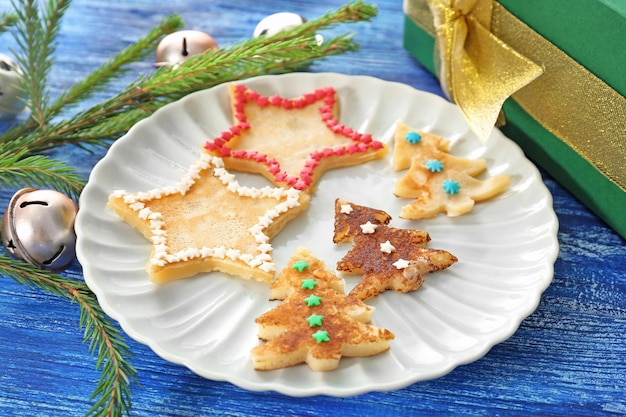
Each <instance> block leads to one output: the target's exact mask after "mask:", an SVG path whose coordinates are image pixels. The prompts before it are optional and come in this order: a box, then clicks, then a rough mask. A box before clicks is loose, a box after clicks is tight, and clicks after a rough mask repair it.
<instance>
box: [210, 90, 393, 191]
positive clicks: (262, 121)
mask: <svg viewBox="0 0 626 417" xmlns="http://www.w3.org/2000/svg"><path fill="white" fill-rule="evenodd" d="M229 93H230V100H231V110H232V114H233V121H234V124H233V125H232V126H231V127H230V128H229V129H228V130H226V131H224V132H222V133H221V135H220V136H219V137H217V138H214V139H213V140H210V141H208V142H206V144H205V146H204V149H205V151H207V152H209V153H212V154H214V155H218V156H220V157H222V158H223V159H224V163H225V164H226V167H227V168H228V169H231V170H239V171H243V172H251V173H258V174H262V175H264V176H265V177H266V178H267V179H269V180H270V181H271V182H273V183H274V184H275V185H277V186H282V187H285V186H287V187H293V188H295V189H297V190H303V191H304V190H306V191H308V192H311V191H312V190H313V185H314V184H315V183H316V182H317V180H318V179H319V178H320V176H321V175H322V173H323V172H325V171H326V170H329V169H332V168H336V167H342V166H352V165H357V164H360V163H364V162H367V161H370V160H373V159H376V158H380V157H382V156H384V155H385V154H386V153H387V151H388V147H387V146H386V145H385V144H384V143H382V142H379V141H377V140H374V139H373V138H372V136H371V135H370V134H368V133H360V132H357V131H355V130H354V129H353V128H351V127H348V126H345V125H343V124H341V123H340V122H339V119H338V113H339V103H338V98H337V93H336V91H335V89H334V88H332V87H325V88H318V89H316V90H314V91H312V92H310V93H307V94H304V95H302V96H301V97H298V98H285V97H281V96H280V95H273V96H264V95H261V94H259V93H258V92H256V91H254V90H251V89H250V88H248V87H247V86H245V85H243V84H231V85H229Z"/></svg>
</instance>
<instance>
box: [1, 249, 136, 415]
mask: <svg viewBox="0 0 626 417" xmlns="http://www.w3.org/2000/svg"><path fill="white" fill-rule="evenodd" d="M0 275H2V276H7V277H10V278H12V279H13V280H15V281H16V282H18V283H20V284H23V285H25V286H27V287H30V288H39V289H42V290H44V291H46V292H48V293H50V294H52V295H56V296H60V297H63V298H66V299H68V300H70V301H72V302H76V303H77V304H78V306H79V307H80V326H81V327H82V328H83V329H84V334H83V340H84V341H85V343H88V344H89V352H90V353H91V354H92V355H95V356H96V358H97V359H96V369H99V370H101V376H100V380H99V381H98V385H97V387H96V389H95V390H94V392H93V394H92V396H91V398H90V399H92V400H93V399H96V398H97V400H96V402H95V403H94V405H93V406H92V408H91V409H90V410H89V412H88V415H93V416H107V417H111V416H120V415H123V414H129V411H130V408H131V387H130V384H131V382H134V383H137V378H136V375H137V371H136V370H135V368H134V367H133V366H132V364H131V363H130V362H129V359H130V358H131V357H132V354H131V351H130V348H129V347H128V345H127V344H126V342H125V341H124V337H123V336H122V335H121V333H120V332H119V331H118V329H117V327H115V325H114V324H113V323H112V322H111V321H110V319H109V318H108V316H107V315H106V314H105V313H104V312H103V311H102V309H101V308H100V305H99V304H98V300H97V298H96V296H95V295H94V294H93V293H92V292H91V291H90V290H89V288H88V287H87V285H85V283H83V282H80V281H73V280H70V279H67V278H64V277H63V276H61V275H58V274H52V273H50V272H46V271H43V270H40V269H38V268H35V267H33V266H31V265H29V264H27V263H25V262H22V261H16V260H14V259H11V258H9V257H8V256H6V255H0Z"/></svg>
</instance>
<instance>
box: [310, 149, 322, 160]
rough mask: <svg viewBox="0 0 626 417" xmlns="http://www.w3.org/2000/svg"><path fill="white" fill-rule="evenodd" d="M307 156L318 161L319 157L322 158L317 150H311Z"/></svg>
mask: <svg viewBox="0 0 626 417" xmlns="http://www.w3.org/2000/svg"><path fill="white" fill-rule="evenodd" d="M309 156H310V157H311V159H314V160H316V161H319V160H320V159H322V154H321V153H319V152H318V151H313V152H311V154H310V155H309Z"/></svg>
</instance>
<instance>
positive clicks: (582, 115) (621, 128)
mask: <svg viewBox="0 0 626 417" xmlns="http://www.w3.org/2000/svg"><path fill="white" fill-rule="evenodd" d="M468 1H469V0H468ZM442 3H443V5H442ZM464 3H465V2H464V1H458V0H457V1H454V0H448V1H444V0H405V11H406V13H407V15H408V16H410V17H411V18H412V19H413V20H414V21H415V23H416V24H417V25H418V26H420V27H421V28H422V29H423V30H424V31H425V32H427V33H429V34H430V35H431V36H434V37H435V39H436V44H437V45H436V47H438V48H439V54H440V55H441V48H442V47H441V46H440V45H441V44H442V43H443V44H444V45H445V44H446V42H450V41H449V40H447V39H448V37H449V35H450V32H454V29H449V28H448V29H446V30H444V27H442V26H441V23H442V22H444V21H445V19H448V21H449V22H450V23H448V24H447V26H448V27H450V26H455V25H462V24H463V23H458V22H456V21H457V20H465V21H466V23H465V24H466V25H467V26H468V28H469V27H470V26H472V27H474V29H471V28H469V29H468V35H467V39H466V41H465V44H466V46H470V47H471V44H472V42H473V40H469V38H470V36H473V34H474V33H478V32H479V31H480V32H482V29H476V25H477V24H478V22H480V25H481V26H482V28H484V29H485V30H488V31H490V32H491V33H492V34H493V38H495V39H497V40H498V42H501V48H503V49H510V50H511V51H517V52H515V54H518V55H521V56H524V57H527V59H528V60H530V61H531V62H535V63H538V64H540V65H541V67H543V75H541V76H540V77H538V78H536V79H535V80H534V81H532V82H530V83H528V84H527V85H526V86H525V87H523V88H520V89H519V90H518V91H516V92H514V93H513V94H512V96H511V98H512V99H513V100H515V102H517V104H519V105H520V106H521V107H522V109H524V111H525V112H526V113H528V114H529V115H530V116H531V117H532V118H533V119H535V120H536V121H537V122H538V123H540V124H541V125H542V126H543V127H544V128H545V129H546V130H547V131H549V132H550V133H552V134H553V135H554V136H556V137H557V138H559V139H560V140H561V141H563V142H564V143H565V144H566V145H567V146H569V147H570V148H572V149H573V150H574V151H576V152H577V153H578V154H579V155H581V156H582V157H583V158H584V159H585V160H586V161H587V162H589V163H590V164H591V165H593V166H594V167H595V168H596V169H597V170H598V171H599V172H601V173H602V174H603V175H604V176H605V177H607V178H608V179H609V180H611V181H612V182H613V183H615V184H616V185H617V186H618V187H619V188H620V189H621V190H623V191H625V192H626V133H625V131H626V98H624V96H623V95H621V94H620V93H619V92H617V91H615V90H614V89H612V88H611V87H610V86H609V85H607V84H606V83H605V82H604V81H602V80H601V79H599V78H598V77H596V76H595V75H594V74H592V73H591V72H589V71H588V70H587V69H585V68H584V67H582V66H581V65H580V64H579V63H578V62H576V61H575V60H573V59H572V58H570V57H569V56H568V55H567V54H565V53H564V52H563V51H561V50H560V49H559V48H557V47H556V46H555V45H554V44H552V43H551V42H549V41H548V40H546V39H545V38H543V37H542V36H541V35H540V34H538V33H537V32H535V31H533V30H532V29H531V28H530V27H528V26H527V25H526V24H525V23H524V22H522V21H520V20H519V19H518V18H516V17H515V16H514V15H512V14H511V13H510V12H509V11H507V10H506V9H505V8H504V7H503V6H502V5H500V4H499V3H498V2H497V1H494V0H484V1H480V0H479V1H476V2H474V1H469V3H471V4H470V5H466V4H464ZM487 3H489V4H487ZM450 4H452V5H453V6H456V8H452V7H448V9H452V10H453V11H454V13H451V12H449V11H448V10H446V7H445V6H446V5H447V6H450ZM433 8H434V10H432V9H433ZM485 9H488V10H489V12H490V17H489V18H487V13H486V12H485ZM468 11H469V12H468ZM442 13H449V14H450V16H449V17H446V16H441V14H442ZM488 19H490V23H485V22H486V20H488ZM473 20H476V23H473V22H470V21H473ZM475 29H476V30H475ZM472 30H475V32H472ZM480 36H484V35H480ZM492 41H493V39H492ZM616 41H617V40H616ZM456 48H458V47H455V49H454V50H455V51H456V50H457V49H456ZM471 49H474V50H473V52H472V53H473V54H474V53H477V54H478V55H479V57H478V58H476V57H474V58H472V59H473V61H472V62H471V65H472V66H475V68H472V70H471V71H473V73H475V74H477V75H476V77H478V76H479V75H482V73H483V68H481V67H478V64H475V63H484V64H486V65H487V68H488V67H490V66H500V65H501V63H500V62H499V61H498V59H500V58H497V59H496V58H493V57H492V55H491V54H492V53H493V51H492V50H491V49H485V50H483V51H480V50H478V48H473V47H472V48H471ZM444 52H445V48H444ZM450 53H452V49H450ZM469 53H470V52H468V48H467V47H466V48H465V51H464V52H463V54H462V55H461V57H459V56H457V57H451V59H452V60H456V61H459V62H460V63H459V64H454V65H459V66H461V67H463V66H464V65H466V64H465V63H466V62H467V60H468V59H469V58H465V54H469ZM443 60H444V58H443V57H442V59H441V60H440V61H443ZM509 62H513V61H509ZM444 65H445V64H444ZM467 65H470V64H467ZM506 65H507V67H508V66H509V64H506ZM514 69H515V68H508V69H506V70H505V71H504V74H505V75H504V77H505V79H507V78H508V75H507V71H509V70H514ZM443 70H444V71H445V69H443ZM464 71H468V72H469V70H464ZM469 73H470V74H471V73H472V72H469ZM440 74H441V75H440V80H443V79H444V78H447V75H445V74H444V73H443V72H442V73H440ZM492 76H493V75H492ZM446 82H447V83H448V85H449V83H450V81H442V83H446ZM465 82H466V83H468V84H472V83H474V84H475V83H476V82H478V81H476V79H474V78H471V77H470V78H467V79H466V81H465ZM460 83H462V81H454V80H453V81H452V85H451V87H452V89H453V90H454V91H452V94H451V95H450V98H451V100H453V101H455V103H457V104H458V105H459V106H460V104H459V103H458V102H457V100H456V97H461V96H464V95H467V94H469V93H468V92H463V93H461V92H456V89H457V88H458V87H462V85H460ZM481 84H482V86H480V87H478V85H475V86H470V87H468V88H472V89H474V90H476V91H477V94H478V95H479V96H481V97H482V96H483V95H484V96H489V95H496V93H495V92H494V91H492V90H493V89H494V88H493V87H491V86H485V85H484V84H483V83H481ZM505 84H506V83H505ZM481 88H485V90H484V91H485V93H484V94H483V93H482V92H480V91H478V90H480V89H481ZM444 89H445V87H444ZM508 91H510V89H509V90H508ZM504 94H506V93H503V92H500V93H499V94H498V97H499V98H498V99H497V100H496V99H494V100H493V101H491V104H490V105H492V106H494V107H495V105H494V104H493V103H495V102H496V101H498V102H499V101H500V100H501V97H502V96H503V95H504ZM470 98H471V97H470ZM480 100H481V101H482V100H488V97H486V98H480ZM472 106H473V107H474V109H475V110H476V111H478V112H480V109H481V107H480V106H481V105H480V104H478V103H474V104H472ZM485 108H486V109H487V107H485ZM494 111H495V110H493V109H490V110H489V112H490V114H489V116H480V115H479V116H478V119H479V120H483V119H489V120H493V118H494V116H493V112H494ZM464 112H465V110H464ZM486 113H487V110H486V111H485V114H486ZM466 115H467V114H466Z"/></svg>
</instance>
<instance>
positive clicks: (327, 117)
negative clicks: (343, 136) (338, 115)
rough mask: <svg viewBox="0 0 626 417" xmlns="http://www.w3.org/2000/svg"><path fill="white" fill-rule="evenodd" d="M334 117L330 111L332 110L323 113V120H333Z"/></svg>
mask: <svg viewBox="0 0 626 417" xmlns="http://www.w3.org/2000/svg"><path fill="white" fill-rule="evenodd" d="M332 119H333V115H332V113H330V112H328V113H322V120H332Z"/></svg>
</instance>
